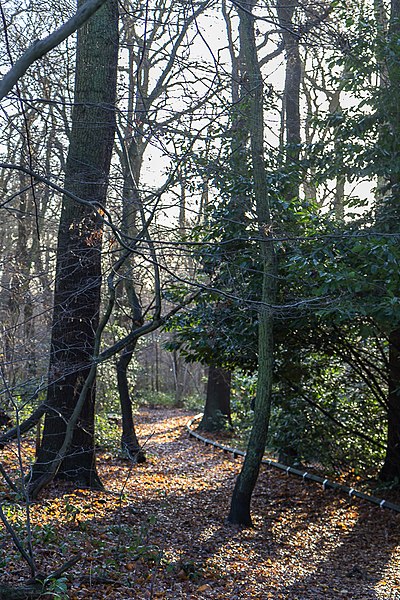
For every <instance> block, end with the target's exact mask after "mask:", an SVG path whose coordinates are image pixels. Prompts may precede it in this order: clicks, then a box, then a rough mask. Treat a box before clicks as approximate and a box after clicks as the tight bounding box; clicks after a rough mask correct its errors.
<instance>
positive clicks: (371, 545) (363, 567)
mask: <svg viewBox="0 0 400 600" xmlns="http://www.w3.org/2000/svg"><path fill="white" fill-rule="evenodd" d="M190 416H191V415H190V414H189V413H185V412H184V411H179V410H169V409H168V410H164V409H152V410H150V409H146V410H141V411H140V414H139V415H138V422H139V425H138V432H139V435H140V438H141V439H142V440H143V439H147V438H148V439H147V442H146V449H147V452H148V455H149V460H148V462H147V463H146V464H144V465H140V466H136V467H134V468H131V467H130V466H129V465H128V464H127V463H125V462H123V461H121V460H115V459H114V458H113V457H112V456H111V455H109V454H104V453H103V454H101V455H100V456H99V472H100V474H101V477H102V480H103V481H104V483H105V485H106V487H107V490H108V492H107V493H93V492H90V491H86V490H81V491H79V490H78V491H71V489H67V488H66V487H65V488H63V487H62V486H61V485H59V486H58V488H57V489H56V490H53V491H51V492H47V495H46V496H45V497H43V498H42V500H41V501H40V502H39V503H38V504H36V505H35V507H34V509H33V515H32V519H33V521H34V526H35V527H37V531H36V529H35V532H36V534H35V535H36V536H37V542H36V546H37V552H38V555H39V559H38V560H39V562H40V561H42V562H43V564H47V563H48V562H50V563H52V564H54V565H57V564H60V562H62V555H63V550H62V548H64V546H63V544H65V548H67V546H68V548H69V550H68V556H70V554H71V548H72V553H73V552H76V551H80V552H82V554H83V560H82V561H81V562H80V563H79V565H77V567H76V569H75V572H74V573H73V574H71V577H70V579H71V591H70V593H69V597H70V598H72V599H74V598H93V599H102V598H113V599H117V598H118V599H124V600H128V599H130V598H134V599H138V600H141V599H148V598H168V599H171V600H172V599H179V598H187V599H192V598H193V599H194V598H200V599H203V598H204V599H207V598H215V599H229V600H242V599H243V600H244V599H250V598H257V599H259V600H264V599H269V598H272V599H277V600H279V599H293V600H294V599H298V600H303V599H323V598H327V599H335V598H341V599H344V598H354V599H360V600H361V599H363V600H364V599H365V600H367V599H372V598H376V599H381V598H390V599H391V600H396V599H400V515H396V514H393V513H391V512H389V511H385V510H380V509H379V508H375V507H373V506H371V505H367V504H363V503H361V502H357V501H355V500H352V501H351V502H349V500H348V499H346V498H343V497H340V496H337V495H336V494H334V493H332V492H329V491H328V492H325V493H324V492H323V491H322V490H321V489H320V487H319V486H317V485H314V484H312V483H307V484H303V483H302V482H301V480H297V479H294V478H291V477H286V476H285V475H282V474H280V473H277V472H275V471H273V470H264V471H263V472H262V474H261V476H260V481H259V483H258V486H257V489H256V493H255V496H254V502H253V515H254V522H255V528H254V529H252V530H244V531H240V530H238V529H237V528H234V527H232V526H228V525H226V524H225V523H224V519H225V517H226V514H227V511H228V508H229V500H230V495H231V492H232V488H233V484H234V480H235V477H236V474H237V472H238V469H239V468H240V462H239V461H234V460H233V459H232V458H230V457H227V456H226V455H224V454H223V453H221V452H220V451H218V450H215V449H213V448H210V447H205V446H203V445H201V444H199V443H197V442H195V441H194V440H193V439H192V438H189V437H188V436H187V434H186V432H185V429H184V425H185V423H186V422H187V421H188V419H189V418H190ZM57 496H58V497H57ZM35 524H37V525H35ZM51 527H53V530H51ZM45 528H47V529H46V531H47V532H48V535H47V540H46V539H45V537H46V536H44V535H43V534H42V533H41V532H43V530H44V529H45ZM51 531H53V533H54V535H56V534H57V536H58V537H57V538H56V539H54V540H53V539H52V536H51V535H50V534H51ZM40 535H42V537H41V538H40ZM8 551H9V549H8ZM3 552H7V545H4V546H3ZM65 552H67V550H65ZM65 558H66V557H65V556H64V559H65ZM1 559H2V557H1V552H0V561H1ZM0 564H1V562H0ZM17 568H18V567H17V565H15V566H14V562H13V560H12V559H9V564H8V571H7V572H8V573H9V574H10V578H12V579H14V580H15V577H16V569H17ZM19 569H20V567H19ZM18 573H20V571H19V572H18Z"/></svg>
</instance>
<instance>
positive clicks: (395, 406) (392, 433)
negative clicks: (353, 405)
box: [379, 329, 400, 482]
mask: <svg viewBox="0 0 400 600" xmlns="http://www.w3.org/2000/svg"><path fill="white" fill-rule="evenodd" d="M379 478H380V479H381V480H383V481H393V480H395V479H397V480H398V481H399V482H400V329H396V330H395V331H392V333H391V334H390V336H389V393H388V429H387V445H386V456H385V462H384V464H383V467H382V469H381V471H380V473H379Z"/></svg>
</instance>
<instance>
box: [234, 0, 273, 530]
mask: <svg viewBox="0 0 400 600" xmlns="http://www.w3.org/2000/svg"><path fill="white" fill-rule="evenodd" d="M254 5H255V0H252V1H251V2H250V3H247V4H246V6H245V7H244V9H243V10H241V9H240V8H239V17H240V23H239V36H240V48H241V52H242V51H243V56H244V60H245V63H246V68H247V73H248V104H249V109H248V116H247V118H248V123H249V130H250V142H251V161H252V172H253V187H254V198H255V202H256V211H257V220H258V225H259V233H260V238H261V242H260V245H261V248H260V249H261V259H262V267H263V284H262V294H261V303H260V309H259V331H258V353H259V356H258V383H257V395H256V401H255V406H254V421H253V427H252V430H251V433H250V438H249V443H248V446H247V452H246V458H245V460H244V463H243V467H242V470H241V472H240V474H239V476H238V478H237V481H236V485H235V489H234V491H233V495H232V500H231V507H230V511H229V515H228V521H230V522H231V523H235V524H238V525H244V526H251V525H252V521H251V515H250V502H251V496H252V493H253V490H254V487H255V484H256V482H257V478H258V473H259V470H260V465H261V461H262V458H263V454H264V450H265V443H266V440H267V434H268V425H269V418H270V412H271V392H272V372H273V317H272V311H271V305H272V304H273V303H274V301H275V287H276V283H275V281H276V264H275V262H276V261H275V253H274V246H273V242H272V237H271V231H270V225H271V213H270V203H269V195H268V191H267V181H266V173H265V164H264V115H263V83H262V81H263V80H262V75H261V70H260V66H259V63H258V57H257V47H256V41H255V33H254V17H253V16H252V15H251V14H250V12H251V10H252V9H253V8H254Z"/></svg>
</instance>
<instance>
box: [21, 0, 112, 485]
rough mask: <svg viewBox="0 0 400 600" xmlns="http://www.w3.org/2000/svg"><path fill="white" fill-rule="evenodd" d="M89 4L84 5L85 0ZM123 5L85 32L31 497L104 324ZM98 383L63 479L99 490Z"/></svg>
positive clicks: (57, 444)
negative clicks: (105, 239) (106, 209)
mask: <svg viewBox="0 0 400 600" xmlns="http://www.w3.org/2000/svg"><path fill="white" fill-rule="evenodd" d="M78 4H83V0H78ZM117 60H118V5H117V2H116V0H109V1H108V2H106V3H105V4H104V5H103V7H102V8H100V9H99V10H98V12H97V13H96V14H95V15H94V16H93V17H92V18H91V19H90V20H89V21H88V22H87V23H86V24H85V25H84V26H83V27H82V28H81V29H80V30H79V32H78V42H77V58H76V73H75V100H74V102H75V103H74V109H73V114H72V129H71V135H70V146H69V152H68V158H67V164H66V173H65V189H66V190H67V191H68V192H72V193H73V194H75V195H76V196H78V197H79V198H81V199H82V201H84V202H83V203H79V202H77V201H74V200H72V199H71V198H70V197H69V196H68V195H64V197H63V203H62V211H61V220H60V226H59V233H58V245H57V266H56V282H55V292H54V311H53V325H52V333H51V352H50V365H49V387H48V393H47V406H48V410H47V413H46V418H45V424H44V431H43V437H42V441H41V445H40V449H39V452H38V456H37V460H36V463H35V464H34V466H33V469H32V473H31V480H30V488H31V491H32V492H34V490H35V487H37V486H38V485H39V482H40V479H41V478H42V477H44V476H45V474H46V472H47V471H48V470H49V465H51V463H53V461H55V460H56V459H57V455H58V453H59V451H60V449H61V448H62V445H63V442H64V438H65V435H66V429H67V423H68V421H69V419H70V418H71V415H72V413H73V411H74V408H75V406H76V403H77V400H78V398H79V396H80V393H81V390H82V388H83V384H84V382H85V380H86V378H87V376H88V374H89V370H90V365H91V363H92V360H93V352H94V347H95V334H96V329H97V326H98V323H99V310H100V288H101V249H102V221H101V211H100V210H99V208H98V203H101V204H104V203H105V200H106V193H107V184H108V176H109V170H110V161H111V152H112V147H113V140H114V134H115V94H116V78H117ZM95 388H96V384H95V378H93V382H92V383H91V385H90V386H89V389H88V391H87V393H86V396H85V400H84V404H83V408H82V410H81V412H80V415H79V419H78V422H77V423H76V425H75V427H74V430H73V436H72V441H71V443H70V445H69V449H68V451H67V454H66V456H65V458H64V459H63V460H62V462H61V464H60V466H59V468H58V471H57V477H60V478H65V479H69V480H72V481H74V482H76V483H78V484H83V485H89V486H100V485H101V484H100V480H99V478H98V476H97V472H96V467H95V452H94V402H95Z"/></svg>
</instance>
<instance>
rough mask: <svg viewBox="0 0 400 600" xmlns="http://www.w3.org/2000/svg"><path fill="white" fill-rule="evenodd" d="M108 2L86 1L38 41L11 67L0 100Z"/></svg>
mask: <svg viewBox="0 0 400 600" xmlns="http://www.w3.org/2000/svg"><path fill="white" fill-rule="evenodd" d="M106 1H107V0H86V2H85V4H84V5H83V6H81V7H80V8H79V9H78V10H77V11H76V13H75V15H74V16H73V17H71V19H69V20H68V21H67V22H66V23H64V25H61V27H59V28H58V29H56V31H53V33H51V34H50V35H49V36H47V37H46V38H44V39H43V40H36V41H35V42H33V44H32V45H31V46H30V47H29V48H28V50H26V52H25V53H24V54H23V55H22V56H21V58H19V59H18V60H17V62H16V63H15V64H14V65H13V66H12V67H11V69H10V70H9V71H8V73H7V74H6V75H5V76H4V77H3V79H2V80H1V81H0V100H2V99H3V98H4V97H5V96H6V95H7V94H8V92H10V91H11V90H12V88H13V87H14V85H15V84H16V83H17V81H18V80H19V79H20V78H21V77H22V76H23V75H24V74H25V73H26V71H27V70H28V69H29V67H30V66H31V65H32V64H33V63H34V62H35V61H36V60H38V59H39V58H42V56H44V55H45V54H47V53H48V52H49V51H50V50H52V49H53V48H55V47H56V46H58V45H59V44H61V42H63V41H64V40H65V39H67V37H69V36H70V35H72V34H73V33H74V32H75V31H76V30H77V29H79V28H80V27H81V26H82V25H83V24H84V23H86V21H87V20H88V19H89V18H90V17H91V16H92V15H93V14H94V13H95V12H96V11H97V10H98V9H99V8H100V7H101V6H102V5H103V4H104V3H105V2H106Z"/></svg>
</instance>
